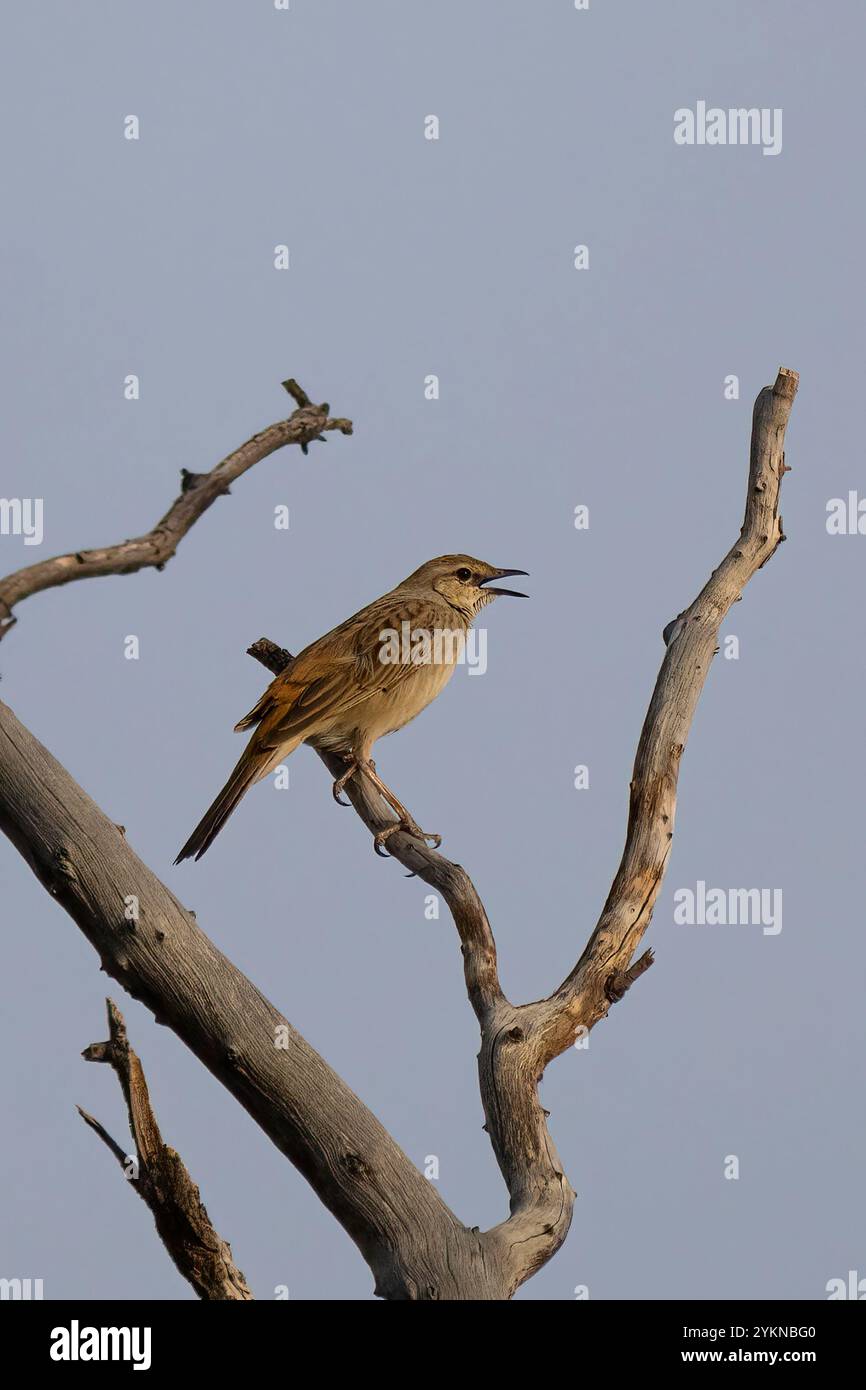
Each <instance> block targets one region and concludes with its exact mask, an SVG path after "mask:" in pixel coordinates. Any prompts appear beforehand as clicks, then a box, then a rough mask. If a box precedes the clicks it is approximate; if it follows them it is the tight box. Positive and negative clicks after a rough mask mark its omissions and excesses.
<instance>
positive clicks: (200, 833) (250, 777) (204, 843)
mask: <svg viewBox="0 0 866 1390" xmlns="http://www.w3.org/2000/svg"><path fill="white" fill-rule="evenodd" d="M265 770H266V769H265V768H263V766H262V759H261V757H260V756H258V757H257V756H256V755H255V754H250V751H249V749H245V750H244V752H243V754H242V755H241V758H240V761H239V762H238V764H237V766H236V767H235V769H234V771H233V772H232V775H231V777H230V778H229V780H228V781H227V782H226V784H225V786H224V787H223V789H222V791H221V792H220V794H219V796H218V797H217V799H216V801H215V802H214V803H213V805H212V806H210V807H208V809H207V811H205V813H204V815H203V816H202V818H201V820H200V821H199V823H198V825H197V826H196V828H195V830H194V831H193V832H192V834H191V835H190V837H189V839H188V840H187V842H186V844H185V845H184V847H183V849H182V850H181V852H180V854H179V855H178V856H177V859H175V861H174V862H175V864H180V862H181V860H183V859H192V857H193V855H195V857H196V859H201V857H202V855H203V854H204V852H205V850H206V849H207V848H208V847H209V846H210V845H212V844H213V842H214V840H215V839H216V837H217V835H218V834H219V833H220V831H221V830H222V828H223V826H224V825H225V823H226V821H227V820H228V818H229V816H230V815H231V813H232V811H233V810H234V809H235V807H236V806H237V804H238V802H239V801H240V800H241V799H242V797H243V796H244V795H245V793H246V792H248V791H249V789H250V787H251V786H252V785H253V783H254V782H257V781H258V780H259V778H260V777H261V776H262V775H263V773H264V771H265Z"/></svg>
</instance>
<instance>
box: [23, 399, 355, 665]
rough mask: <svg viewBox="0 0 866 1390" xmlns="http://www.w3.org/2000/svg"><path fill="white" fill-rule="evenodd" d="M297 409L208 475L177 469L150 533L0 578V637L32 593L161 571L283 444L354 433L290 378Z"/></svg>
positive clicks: (349, 423) (304, 443)
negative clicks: (175, 491) (244, 477)
mask: <svg viewBox="0 0 866 1390" xmlns="http://www.w3.org/2000/svg"><path fill="white" fill-rule="evenodd" d="M283 386H284V387H285V389H286V390H287V391H288V393H289V395H290V396H291V397H292V399H293V400H295V401H296V402H297V407H298V408H297V410H295V411H293V412H292V414H291V415H290V416H289V418H288V419H287V420H279V421H277V423H276V424H275V425H269V426H268V428H267V429H265V430H261V431H260V433H259V434H254V435H253V437H252V439H248V440H247V442H246V443H245V444H242V445H241V446H240V448H239V449H235V451H234V453H232V454H229V455H228V457H227V458H224V459H223V460H222V462H221V463H218V464H216V466H215V467H214V468H212V469H211V471H210V472H209V473H190V472H189V470H188V469H186V468H183V469H181V490H180V494H179V495H178V497H176V498H175V500H174V502H172V504H171V506H170V507H169V509H168V511H167V512H166V514H165V516H164V517H162V518H161V520H160V521H158V522H157V523H156V525H155V526H154V527H153V529H152V530H150V531H148V532H147V533H146V534H145V535H143V536H137V537H136V538H135V539H133V540H127V541H120V542H119V544H117V545H109V546H104V547H102V548H101V549H99V550H76V551H73V552H72V553H70V554H68V555H55V556H54V557H53V558H52V559H50V560H41V561H40V562H39V563H38V564H35V565H28V566H26V568H24V569H20V570H16V571H15V573H14V574H10V575H7V577H6V578H5V579H3V580H0V639H2V638H3V637H4V636H5V635H6V633H7V632H8V631H9V630H10V628H12V627H13V626H14V624H15V622H16V621H17V620H16V618H15V615H14V613H13V611H12V610H13V609H14V608H15V606H16V605H17V604H19V603H21V602H22V600H23V599H26V598H30V596H31V595H32V594H39V593H42V591H43V590H44V589H54V588H56V587H57V586H58V585H59V584H70V583H72V582H73V581H74V580H76V579H95V578H97V577H98V576H100V575H107V574H134V573H135V572H136V571H137V570H141V569H146V568H149V567H151V568H155V569H162V568H163V567H164V566H165V565H166V564H167V563H168V561H169V560H170V559H171V557H172V556H173V555H174V553H175V551H176V550H177V547H178V545H179V544H180V542H181V541H182V540H183V538H184V536H185V535H186V533H187V532H188V531H189V530H190V529H191V527H192V526H194V525H195V523H196V522H197V521H198V519H199V517H200V516H202V514H203V513H204V512H206V511H207V509H208V507H209V506H210V505H211V503H212V502H215V501H216V499H217V498H218V497H221V496H223V495H224V494H225V493H227V492H228V491H229V489H230V486H231V484H232V483H233V482H234V481H235V480H236V479H237V478H239V477H240V476H241V474H243V473H246V472H248V471H249V469H250V468H252V467H254V465H255V464H257V463H261V461H262V459H265V458H267V457H268V455H269V454H273V453H275V452H276V450H277V449H282V448H283V447H284V445H286V444H300V446H301V448H302V449H303V451H304V453H306V451H307V447H308V445H309V444H310V443H312V441H313V440H316V439H321V438H323V436H324V433H325V432H326V431H327V430H339V431H340V433H341V434H351V433H352V421H351V420H344V419H342V418H337V419H332V418H331V417H330V415H329V410H330V407H329V406H328V404H327V402H326V403H325V404H323V405H314V404H313V402H312V401H311V400H310V398H309V396H308V395H307V393H306V391H304V390H303V389H302V388H301V387H300V386H299V385H298V383H297V382H296V381H295V380H294V379H293V378H291V377H290V378H289V380H288V381H284V382H283Z"/></svg>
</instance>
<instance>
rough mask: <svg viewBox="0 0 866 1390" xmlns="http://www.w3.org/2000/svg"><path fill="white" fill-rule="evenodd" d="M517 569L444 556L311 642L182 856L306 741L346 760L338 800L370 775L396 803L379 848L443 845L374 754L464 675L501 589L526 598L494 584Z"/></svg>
mask: <svg viewBox="0 0 866 1390" xmlns="http://www.w3.org/2000/svg"><path fill="white" fill-rule="evenodd" d="M512 574H526V570H514V569H497V568H496V566H494V565H488V564H485V563H484V561H483V560H474V559H473V558H472V556H471V555H440V556H439V557H438V558H437V559H435V560H428V561H427V563H426V565H422V566H421V568H420V569H417V570H415V572H414V574H410V575H409V577H408V579H404V580H403V582H402V584H398V585H397V587H396V589H392V590H391V592H390V593H388V594H385V595H384V596H383V597H382V598H379V599H376V601H375V602H374V603H371V604H368V606H367V607H366V608H362V609H361V611H360V613H356V614H355V615H354V616H353V617H351V618H347V619H346V621H345V622H344V623H341V624H340V626H339V627H335V628H334V629H333V630H332V631H331V632H328V633H326V634H325V636H324V637H320V638H319V639H318V641H316V642H312V643H311V644H310V646H309V647H305V648H304V650H303V651H302V652H301V653H300V654H299V655H298V656H296V657H294V659H293V660H292V661H291V662H290V663H289V665H288V666H287V667H286V668H285V670H284V671H281V672H280V674H279V675H278V676H277V678H276V680H274V681H272V682H271V684H270V685H269V686H268V688H267V690H266V691H265V693H264V695H263V696H262V698H261V699H260V700H259V701H258V703H257V704H256V705H255V706H254V707H253V709H251V710H250V712H249V714H248V715H246V716H245V718H243V719H242V720H241V721H240V722H239V723H238V724H236V725H235V728H236V729H238V730H246V729H255V733H254V734H253V736H252V738H251V739H250V741H249V743H248V744H247V746H246V748H245V749H244V751H243V753H242V755H241V758H240V761H239V762H238V764H237V766H236V767H235V769H234V771H233V772H232V774H231V776H230V777H229V780H228V781H227V782H226V784H225V786H224V787H223V789H222V791H221V792H220V794H219V796H218V797H217V799H216V801H215V802H214V803H213V805H212V806H211V807H210V809H209V810H208V811H207V812H206V813H205V815H204V816H203V818H202V820H201V821H200V822H199V824H198V825H197V826H196V828H195V830H194V831H193V832H192V834H191V835H190V837H189V839H188V840H187V842H186V844H185V845H184V847H183V849H182V850H181V851H180V854H179V855H178V856H177V859H176V860H175V861H174V862H175V863H176V864H179V863H180V862H181V860H182V859H191V858H192V856H193V855H195V857H196V859H201V857H202V855H203V854H204V853H205V851H206V849H207V848H208V846H209V845H210V844H212V842H213V840H214V839H215V838H216V836H217V835H218V834H219V832H220V830H221V829H222V827H223V826H224V825H225V823H226V821H227V820H228V818H229V816H230V815H231V813H232V811H233V810H234V809H235V807H236V806H237V804H238V802H239V801H240V800H241V798H242V797H243V796H244V794H245V793H246V792H247V790H248V789H249V788H250V787H251V786H252V785H253V783H254V782H258V781H260V780H261V779H262V778H263V777H266V776H267V775H268V773H269V772H272V771H273V769H274V768H275V767H278V766H279V764H280V763H282V762H283V760H284V759H285V758H287V757H288V756H289V754H290V753H293V752H294V750H295V749H296V748H297V747H298V745H299V744H300V743H309V744H312V746H313V747H314V748H317V749H321V750H323V751H325V752H329V753H336V754H338V755H339V756H340V757H342V758H343V759H344V760H345V764H346V770H345V772H344V773H343V774H342V776H340V777H338V778H337V780H336V782H335V783H334V787H333V792H334V797H335V799H336V800H337V801H340V792H341V791H342V789H343V787H344V786H345V785H346V783H347V782H348V781H349V779H350V778H351V777H354V776H355V775H356V774H358V773H363V774H364V775H365V776H366V777H368V778H369V780H370V781H371V782H372V784H373V786H374V787H375V788H376V789H377V791H378V792H379V793H380V794H381V795H382V796H383V797H384V798H385V800H386V801H387V802H388V804H389V806H391V807H392V808H393V810H394V812H395V813H396V815H397V817H398V821H397V823H396V824H393V825H389V826H387V827H386V828H385V829H384V830H380V831H379V833H378V834H377V835H376V837H375V846H374V847H375V849H376V852H377V853H381V852H382V846H383V845H384V843H385V841H386V840H387V839H388V837H389V836H390V835H393V834H394V833H395V832H396V831H397V830H403V831H405V832H407V833H408V834H411V835H414V836H416V837H417V838H418V839H419V840H424V841H425V842H426V841H427V840H431V841H433V843H434V845H438V844H440V843H441V836H439V835H429V834H427V833H425V831H423V830H421V829H420V827H419V826H418V825H417V823H416V822H415V821H414V820H413V818H412V817H411V816H410V814H409V812H408V811H407V810H406V807H405V806H404V805H403V804H402V802H400V801H398V800H397V797H396V796H395V795H394V793H393V792H392V791H390V790H389V788H388V787H386V785H385V783H384V782H383V781H382V780H381V779H380V778H379V776H378V774H377V772H376V767H375V764H374V763H373V761H372V759H371V757H370V753H371V751H372V748H373V744H374V743H375V742H376V739H378V738H381V737H382V736H383V735H384V734H390V733H393V732H394V730H395V729H402V727H403V725H404V724H408V723H409V720H410V719H414V718H415V716H416V714H420V713H421V711H422V709H424V708H425V707H426V706H427V705H429V704H430V702H431V700H435V698H436V696H437V695H438V694H439V692H440V691H441V690H442V689H443V688H444V686H445V685H446V684H447V682H448V681H449V680H450V679H451V676H452V675H453V674H454V667H455V665H456V664H457V662H458V660H459V658H460V656H461V655H462V652H463V646H464V642H465V639H466V634H467V632H468V631H469V628H470V626H471V624H472V621H473V619H474V618H475V617H476V616H477V614H478V613H480V612H481V609H482V608H484V607H486V605H487V604H488V603H492V601H493V599H494V598H496V597H497V596H498V595H499V594H508V595H510V596H511V597H513V598H526V595H525V594H521V593H518V592H516V591H515V590H514V589H498V588H491V587H490V581H491V580H493V579H504V578H506V577H507V576H508V575H512ZM341 804H343V805H345V804H346V803H344V802H343V803H341Z"/></svg>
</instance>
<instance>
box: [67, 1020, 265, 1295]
mask: <svg viewBox="0 0 866 1390" xmlns="http://www.w3.org/2000/svg"><path fill="white" fill-rule="evenodd" d="M106 1005H107V1008H108V1030H109V1038H108V1041H107V1042H103V1043H91V1045H90V1047H87V1048H85V1049H84V1052H83V1053H82V1056H83V1057H84V1058H85V1060H86V1061H88V1062H108V1063H109V1064H110V1065H111V1066H112V1067H113V1068H114V1070H115V1072H116V1073H117V1079H118V1080H119V1082H120V1086H121V1090H122V1091H123V1096H124V1099H125V1101H126V1106H127V1110H128V1112H129V1128H130V1131H131V1133H132V1137H133V1139H134V1141H135V1151H136V1159H137V1172H135V1173H134V1175H133V1177H132V1179H131V1180H132V1182H133V1184H134V1186H135V1188H136V1190H137V1192H138V1195H139V1196H140V1197H141V1199H142V1200H143V1201H144V1202H145V1203H146V1204H147V1206H148V1207H149V1208H150V1210H151V1212H152V1213H153V1217H154V1220H155V1222H156V1229H157V1231H158V1232H159V1236H160V1239H161V1240H162V1243H163V1245H164V1246H165V1248H166V1250H167V1251H168V1253H169V1255H170V1256H171V1258H172V1260H173V1261H174V1263H175V1265H176V1266H177V1268H178V1270H179V1271H180V1273H181V1274H182V1275H183V1277H184V1279H186V1280H188V1282H189V1283H190V1284H191V1285H192V1287H193V1288H194V1289H195V1291H196V1293H197V1294H198V1296H199V1298H203V1299H209V1300H210V1299H226V1300H228V1299H231V1300H236V1301H239V1302H246V1301H248V1300H250V1299H251V1298H252V1296H253V1295H252V1293H251V1292H250V1289H249V1286H248V1284H247V1281H246V1279H245V1278H244V1275H243V1273H242V1272H241V1270H239V1269H238V1267H237V1265H236V1264H235V1261H234V1258H233V1256H232V1250H231V1246H230V1245H229V1243H228V1241H225V1240H223V1239H222V1237H221V1236H220V1235H218V1233H217V1232H216V1230H215V1229H214V1227H213V1225H212V1223H211V1220H210V1217H209V1216H208V1214H207V1211H206V1209H205V1206H204V1204H203V1202H202V1200H201V1194H200V1192H199V1190H198V1188H197V1186H196V1185H195V1183H194V1182H193V1180H192V1178H191V1177H190V1175H189V1173H188V1172H187V1170H186V1168H185V1166H184V1164H183V1161H182V1159H181V1157H180V1155H179V1154H178V1153H176V1152H175V1150H174V1149H170V1148H169V1147H168V1145H167V1144H165V1143H164V1142H163V1138H162V1135H161V1134H160V1132H159V1125H158V1124H157V1122H156V1116H155V1115H154V1113H153V1107H152V1106H151V1103H150V1095H149V1094H148V1089H147V1082H146V1081H145V1079H144V1071H143V1069H142V1066H141V1062H140V1061H139V1059H138V1057H137V1056H136V1054H135V1052H134V1051H133V1050H132V1048H131V1047H130V1045H129V1040H128V1038H127V1035H126V1024H125V1023H124V1021H123V1015H122V1014H121V1012H120V1010H119V1009H118V1007H117V1005H116V1004H115V1003H113V1002H112V1000H111V999H107V1000H106ZM78 1113H79V1114H80V1115H81V1118H82V1119H83V1120H84V1121H85V1122H86V1123H87V1124H88V1125H90V1127H91V1129H93V1130H95V1131H96V1133H97V1134H98V1135H99V1137H100V1139H102V1141H103V1143H105V1144H106V1145H107V1146H108V1148H109V1149H110V1150H111V1152H112V1153H113V1154H114V1156H115V1158H116V1159H117V1160H118V1162H119V1163H120V1166H121V1168H123V1170H124V1172H125V1173H126V1172H127V1171H128V1163H129V1158H128V1156H127V1155H126V1154H125V1153H124V1152H123V1149H122V1148H121V1147H120V1145H119V1144H117V1143H115V1141H114V1140H113V1139H112V1138H111V1136H110V1135H109V1134H108V1133H107V1131H106V1130H105V1129H104V1128H103V1127H102V1125H101V1124H100V1123H99V1121H98V1120H95V1119H94V1118H93V1116H92V1115H88V1114H87V1112H86V1111H85V1110H82V1109H81V1106H79V1107H78Z"/></svg>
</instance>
